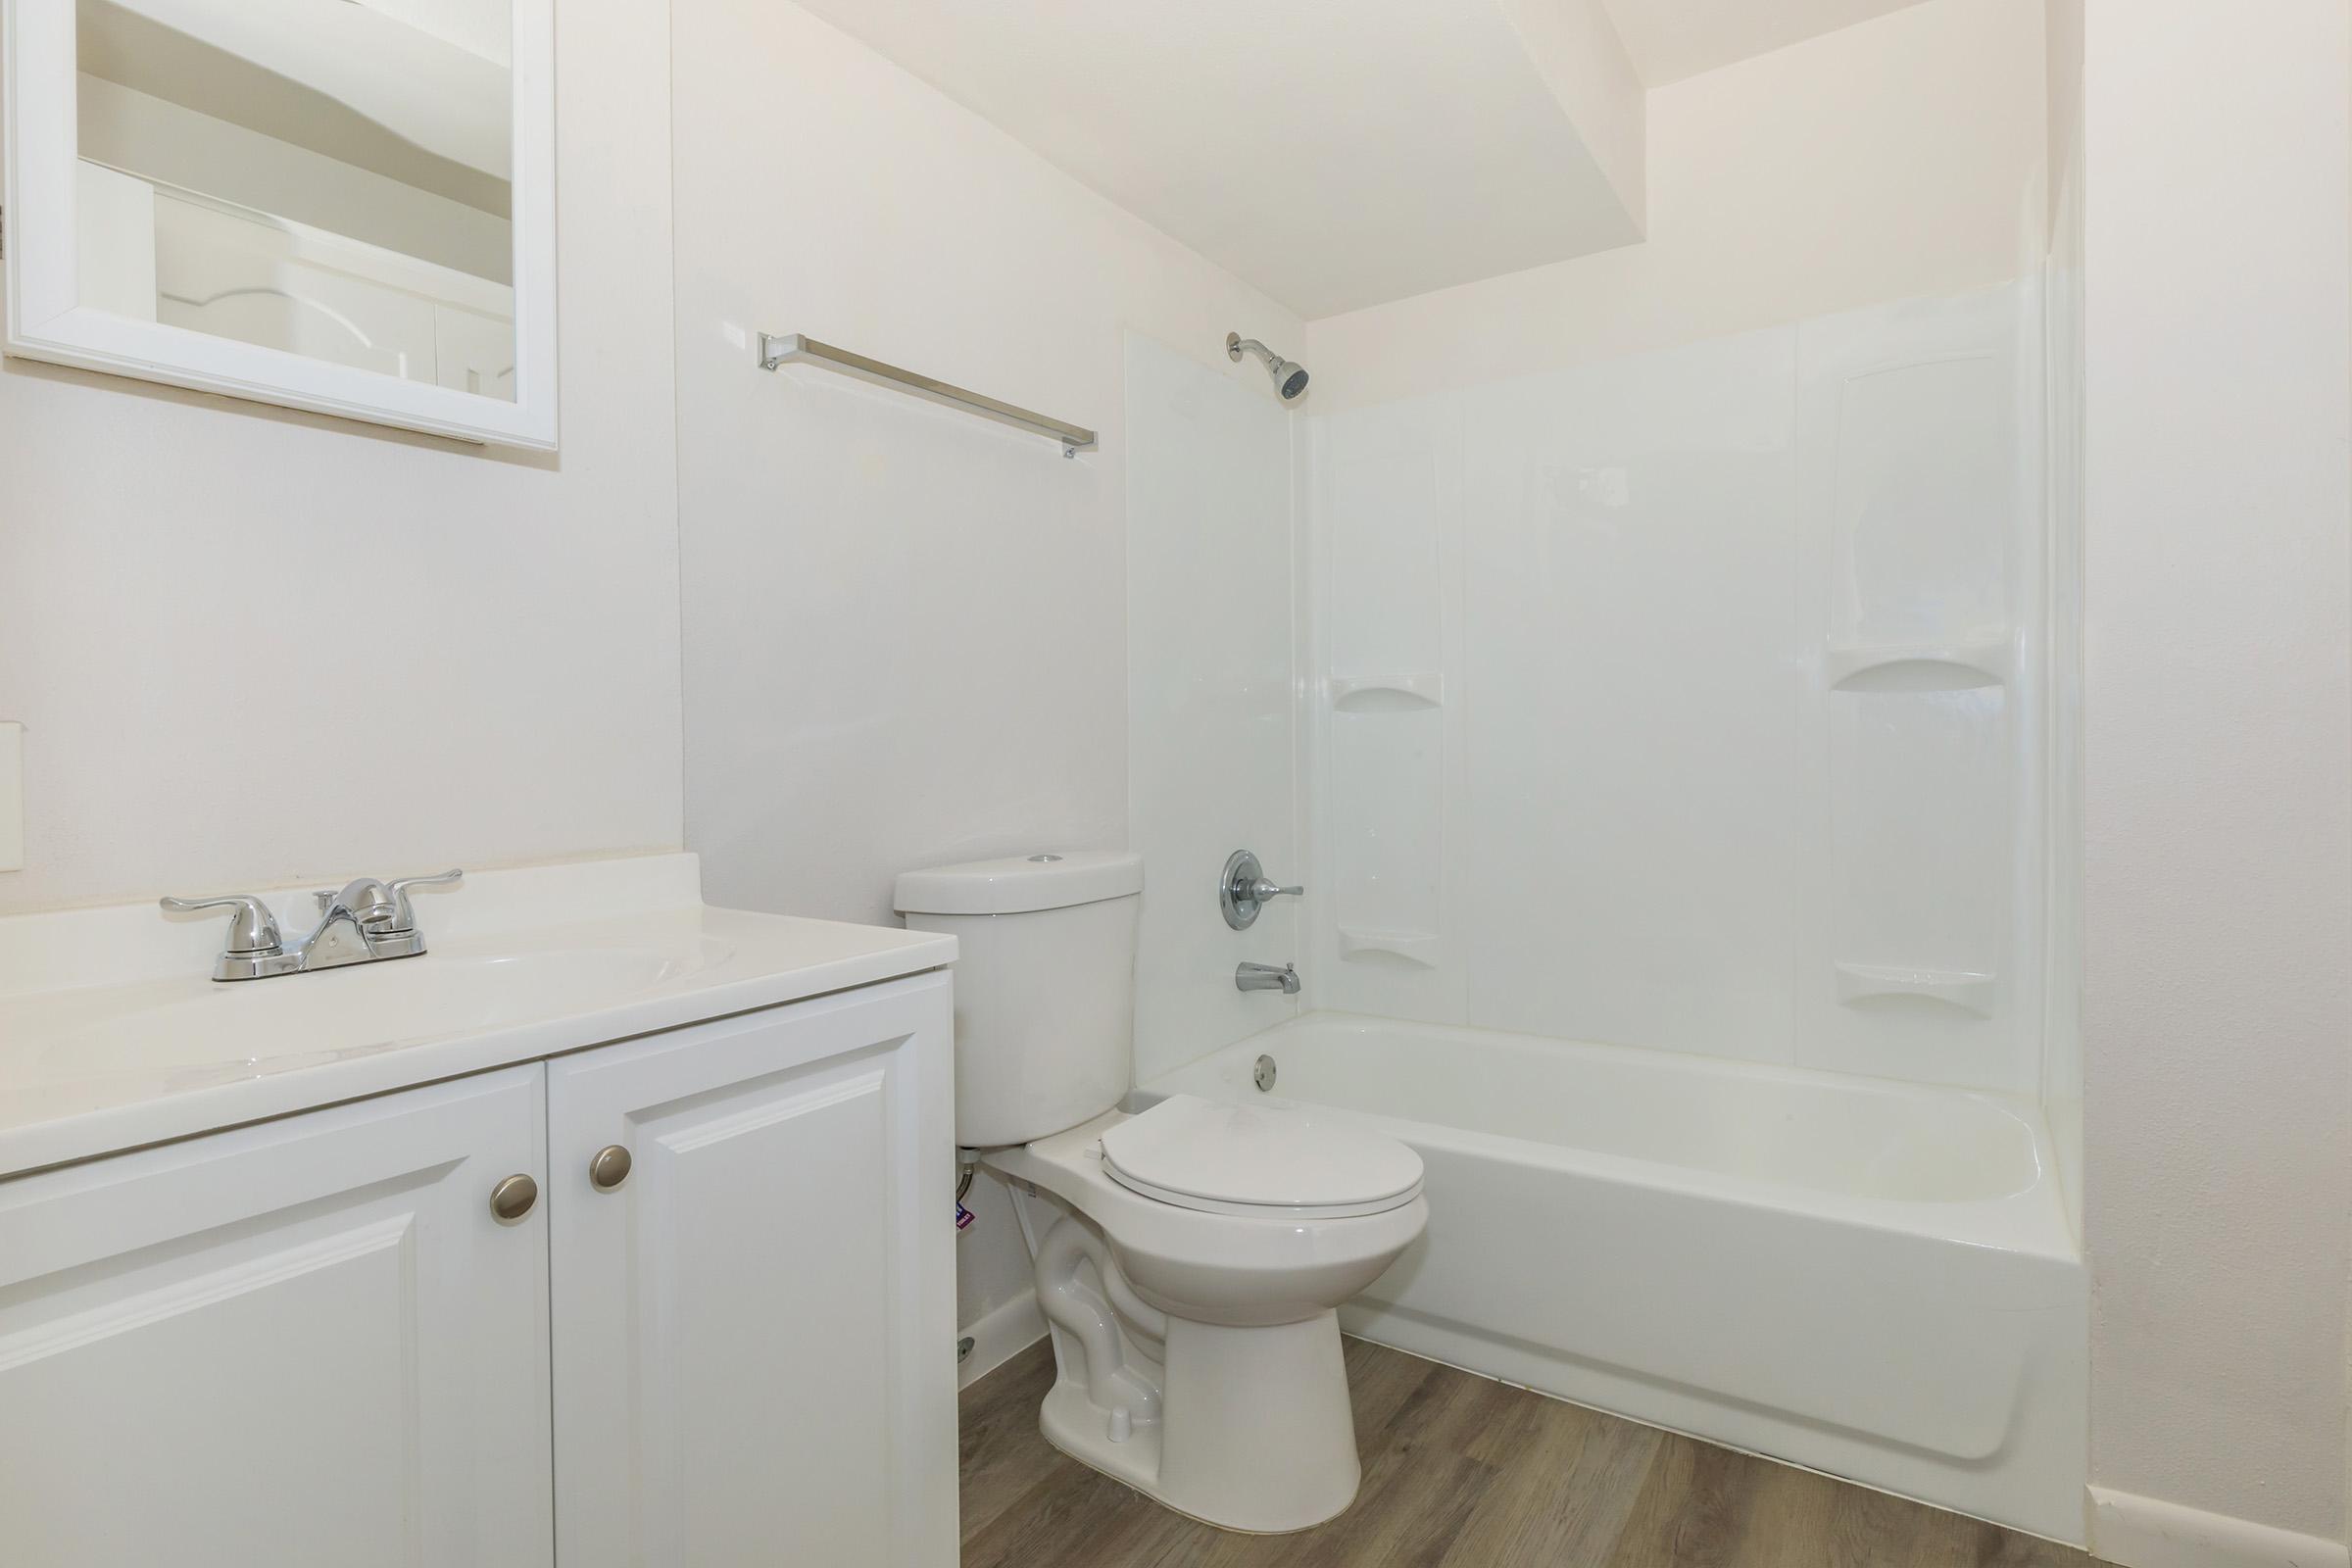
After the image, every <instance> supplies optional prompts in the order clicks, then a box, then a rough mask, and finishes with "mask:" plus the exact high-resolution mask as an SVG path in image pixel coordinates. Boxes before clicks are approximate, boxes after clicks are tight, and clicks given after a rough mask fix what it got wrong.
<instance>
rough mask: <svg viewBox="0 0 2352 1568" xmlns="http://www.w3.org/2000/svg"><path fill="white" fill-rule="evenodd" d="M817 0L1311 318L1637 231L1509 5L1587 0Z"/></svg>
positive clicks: (826, 11) (1634, 88)
mask: <svg viewBox="0 0 2352 1568" xmlns="http://www.w3.org/2000/svg"><path fill="white" fill-rule="evenodd" d="M803 3H804V4H805V6H806V7H807V9H808V10H809V11H812V12H814V13H815V14H816V15H818V16H820V17H822V18H824V19H825V20H826V21H828V22H830V23H831V24H833V25H835V26H837V27H839V28H841V29H842V30H843V31H844V32H847V33H849V34H850V35H851V36H852V37H855V38H857V39H858V40H860V41H861V42H863V43H865V44H867V45H869V46H870V47H872V48H874V49H875V50H877V51H878V52H879V53H881V54H883V55H884V56H886V57H888V58H889V59H891V60H893V61H896V62H897V63H898V64H899V65H901V66H903V67H905V68H906V69H907V70H908V71H911V72H912V73H914V74H916V75H918V76H920V77H922V78H923V79H925V80H926V81H928V82H930V83H931V84H932V85H933V86H935V87H938V88H939V89H940V90H942V91H943V92H945V93H946V94H947V95H948V96H949V97H951V98H954V99H956V100H957V101H958V102H960V103H962V104H964V105H965V106H966V107H968V108H970V109H972V110H975V111H977V112H978V113H979V114H980V115H982V116H983V117H985V118H986V119H988V120H990V121H992V122H994V123H996V124H998V125H999V126H1002V127H1003V128H1004V129H1005V130H1006V131H1008V132H1010V133H1011V134H1012V135H1013V136H1015V137H1016V138H1018V139H1019V140H1021V141H1022V142H1024V143H1026V144H1027V145H1028V146H1030V147H1031V148H1032V149H1034V150H1035V151H1037V152H1038V153H1040V154H1042V155H1043V156H1044V157H1045V158H1047V159H1048V160H1049V161H1051V162H1053V163H1054V164H1056V165H1058V166H1060V167H1061V168H1062V169H1064V170H1066V171H1068V172H1070V173H1072V174H1074V175H1075V176H1077V177H1078V178H1079V179H1080V180H1082V181H1084V182H1085V183H1086V184H1088V185H1090V186H1092V187H1093V188H1094V189H1096V190H1098V191H1100V192H1102V193H1103V195H1105V196H1107V197H1109V198H1110V199H1111V200H1112V201H1114V202H1116V203H1118V204H1119V205H1120V206H1122V207H1124V208H1126V209H1127V210H1128V211H1130V212H1132V213H1135V214H1137V215H1138V216H1140V217H1142V218H1143V219H1145V220H1146V221H1149V222H1152V223H1153V224H1155V225H1157V226H1158V227H1159V228H1161V229H1162V230H1164V231H1165V232H1167V233H1169V234H1171V235H1173V236H1174V237H1175V238H1177V239H1179V240H1181V241H1183V242H1184V243H1185V244H1187V245H1190V246H1191V247H1193V248H1194V249H1195V250H1198V251H1200V252H1201V254H1203V255H1205V256H1207V257H1208V258H1209V259H1210V260H1211V261H1214V262H1216V263H1217V264H1218V265H1220V266H1222V267H1224V268H1225V269H1226V270H1229V271H1231V272H1233V273H1235V274H1236V275H1237V276H1240V277H1242V278H1244V279H1246V280H1247V281H1249V282H1250V283H1252V284H1254V285H1256V286H1257V287H1258V288H1259V289H1261V290H1263V291H1264V292H1265V293H1267V294H1269V295H1272V296H1273V297H1274V298H1275V299H1276V300H1278V301H1280V302H1281V303H1282V304H1284V305H1285V306H1287V307H1289V308H1290V309H1291V310H1293V311H1295V312H1297V313H1298V314H1299V315H1301V316H1304V317H1308V318H1315V317H1322V316H1330V315H1335V314H1338V313H1339V312H1342V311H1348V310H1354V309H1357V308H1358V307H1361V306H1366V305H1374V304H1378V303H1381V302H1382V301H1385V300H1392V299H1399V298H1403V297H1404V296H1407V295H1411V294H1419V293H1423V292H1426V291H1427V290H1430V289H1433V288H1441V287H1444V286H1446V285H1447V284H1450V283H1461V282H1468V281H1470V280H1472V279H1474V278H1480V277H1491V276H1493V275H1495V273H1498V272H1508V271H1516V270H1520V269H1522V268H1527V267H1533V266H1537V265H1539V264H1541V263H1544V262H1549V261H1557V260H1560V259H1563V258H1565V257H1570V256H1578V255H1583V254H1585V253H1586V252H1589V251H1593V250H1600V249H1605V248H1608V247H1611V246H1616V245H1622V244H1626V243H1628V242H1629V241H1632V240H1634V239H1637V238H1639V237H1640V223H1639V221H1638V218H1637V216H1636V212H1637V211H1638V205H1639V199H1640V184H1639V177H1638V176H1639V163H1638V160H1637V161H1635V162H1633V163H1632V165H1631V167H1632V169H1633V171H1634V173H1635V176H1636V178H1635V182H1634V185H1633V190H1634V203H1633V206H1634V208H1635V211H1629V204H1628V203H1627V202H1626V201H1625V200H1623V199H1621V198H1620V196H1619V195H1618V192H1617V188H1616V187H1615V186H1614V185H1613V184H1612V182H1611V179H1610V177H1609V175H1608V173H1607V172H1604V170H1603V168H1602V160H1603V159H1604V158H1606V157H1607V156H1608V153H1607V151H1606V149H1605V147H1604V151H1603V152H1602V153H1601V154H1600V155H1598V156H1596V154H1595V152H1594V151H1593V147H1592V146H1590V145H1588V141H1587V138H1586V136H1585V135H1584V134H1581V133H1580V131H1579V128H1578V123H1577V121H1576V119H1575V118H1574V117H1573V116H1572V114H1571V113H1570V111H1569V109H1568V108H1567V107H1565V106H1563V104H1562V102H1561V99H1560V97H1559V96H1558V93H1557V91H1556V89H1557V88H1558V87H1559V85H1560V83H1559V81H1558V79H1557V77H1556V75H1552V76H1550V78H1549V79H1547V73H1545V72H1544V70H1542V69H1540V68H1539V63H1538V60H1537V57H1536V56H1535V55H1534V54H1531V52H1530V48H1529V45H1528V44H1527V43H1525V42H1523V41H1522V39H1521V37H1520V34H1519V32H1518V30H1517V29H1516V28H1515V27H1514V26H1513V25H1512V24H1511V22H1510V21H1508V20H1507V19H1506V17H1505V14H1504V8H1505V6H1506V5H1508V6H1511V7H1513V8H1514V9H1522V8H1524V7H1526V6H1528V5H1530V4H1541V5H1546V6H1555V7H1566V6H1571V5H1590V4H1592V3H1593V0H1277V3H1273V4H1269V3H1267V0H1182V3H1180V4H1150V5H1137V4H1101V3H1094V4H1086V3H1081V0H803ZM1593 16H1594V19H1595V20H1596V21H1598V22H1599V23H1600V32H1601V36H1602V37H1603V38H1604V39H1605V38H1607V36H1608V34H1607V29H1606V25H1605V21H1603V20H1601V19H1600V18H1599V14H1598V13H1597V12H1594V13H1593ZM1611 52H1612V53H1613V54H1615V55H1616V60H1617V65H1618V68H1619V70H1620V71H1621V72H1622V73H1623V74H1624V76H1625V78H1626V85H1627V87H1628V89H1629V93H1628V96H1629V99H1630V102H1631V103H1632V104H1633V106H1634V110H1635V113H1636V114H1638V111H1639V103H1640V84H1639V83H1638V82H1636V81H1634V80H1633V77H1632V68H1631V67H1630V66H1628V65H1625V64H1624V61H1623V56H1622V53H1621V52H1619V51H1616V50H1615V49H1614V44H1613V40H1612V41H1611ZM1589 115H1590V110H1588V118H1589ZM1636 132H1637V139H1636V141H1635V143H1634V146H1635V149H1636V150H1637V152H1638V148H1639V140H1638V123H1637V125H1636ZM1621 167H1623V166H1622V165H1621Z"/></svg>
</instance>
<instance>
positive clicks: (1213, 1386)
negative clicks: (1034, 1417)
mask: <svg viewBox="0 0 2352 1568" xmlns="http://www.w3.org/2000/svg"><path fill="white" fill-rule="evenodd" d="M1071 1359H1077V1360H1078V1365H1077V1366H1076V1367H1075V1368H1073V1367H1072V1366H1071V1364H1070V1360H1071ZM1054 1361H1055V1368H1056V1376H1055V1378H1054V1389H1053V1392H1052V1393H1050V1394H1048V1395H1047V1397H1046V1402H1045V1405H1044V1408H1043V1409H1042V1410H1041V1411H1040V1412H1039V1425H1040V1427H1041V1428H1042V1429H1043V1431H1044V1433H1045V1436H1046V1439H1047V1441H1048V1442H1050V1443H1052V1444H1053V1445H1054V1446H1055V1447H1056V1448H1059V1449H1060V1450H1061V1451H1062V1452H1064V1453H1066V1454H1068V1455H1070V1457H1072V1458H1074V1459H1076V1460H1078V1461H1080V1462H1081V1463H1083V1464H1087V1465H1091V1466H1093V1467H1094V1468H1095V1469H1097V1470H1100V1471H1102V1472H1103V1474H1105V1475H1107V1476H1109V1477H1111V1478H1112V1479H1113V1480H1116V1481H1120V1482H1124V1483H1125V1484H1126V1485H1128V1486H1130V1487H1133V1488H1135V1489H1136V1490H1137V1491H1138V1492H1141V1493H1143V1494H1145V1495H1147V1496H1150V1497H1152V1498H1154V1499H1156V1500H1158V1501H1159V1502H1162V1503H1165V1504H1166V1505H1167V1506H1168V1507H1171V1508H1174V1509H1175V1510H1177V1511H1178V1512H1179V1513H1184V1514H1189V1515H1191V1516H1192V1517H1193V1518H1195V1519H1199V1520H1201V1522H1202V1523H1204V1524H1211V1525H1215V1526H1217V1527H1218V1528H1219V1529H1223V1530H1236V1531H1243V1532H1247V1533H1250V1534H1253V1535H1283V1534H1288V1533H1289V1532H1292V1531H1296V1530H1305V1529H1309V1528H1311V1527H1312V1526H1315V1525H1319V1524H1322V1523H1324V1522H1325V1521H1327V1520H1330V1519H1333V1518H1336V1517H1337V1516H1338V1515H1340V1514H1341V1513H1343V1512H1345V1511H1346V1510H1347V1508H1348V1504H1349V1503H1350V1502H1353V1501H1354V1500H1355V1492H1356V1487H1357V1484H1358V1483H1359V1482H1360V1481H1361V1480H1362V1478H1363V1472H1362V1467H1361V1465H1360V1464H1359V1462H1358V1460H1357V1458H1356V1451H1355V1419H1354V1415H1353V1412H1352V1410H1351V1408H1350V1406H1349V1403H1348V1368H1347V1363H1346V1360H1345V1358H1344V1355H1343V1353H1342V1350H1341V1348H1340V1323H1339V1316H1338V1314H1337V1313H1334V1312H1324V1313H1321V1314H1319V1315H1317V1316H1315V1317H1312V1318H1308V1319H1306V1320H1305V1321H1303V1322H1299V1323H1285V1324H1280V1325H1277V1326H1275V1327H1272V1328H1225V1327H1220V1326H1217V1325H1214V1324H1206V1323H1193V1322H1187V1321H1185V1320H1184V1319H1181V1318H1175V1317H1171V1318H1169V1319H1168V1320H1167V1336H1166V1341H1165V1360H1164V1371H1163V1374H1162V1381H1161V1383H1160V1391H1159V1393H1160V1404H1159V1410H1158V1419H1157V1420H1156V1421H1151V1422H1134V1421H1132V1420H1131V1419H1129V1420H1121V1419H1120V1418H1119V1417H1118V1416H1117V1415H1116V1414H1115V1413H1114V1412H1113V1411H1111V1410H1107V1409H1104V1408H1103V1407H1102V1406H1100V1405H1097V1404H1095V1403H1094V1402H1093V1401H1092V1400H1091V1399H1090V1398H1089V1397H1088V1391H1087V1381H1086V1371H1085V1365H1084V1361H1083V1359H1082V1358H1068V1357H1065V1355H1064V1347H1063V1344H1062V1341H1061V1337H1060V1336H1059V1335H1056V1336H1055V1341H1054ZM1122 1427H1123V1428H1124V1429H1125V1430H1124V1433H1123V1437H1124V1441H1119V1442H1114V1441H1112V1434H1113V1432H1114V1430H1118V1429H1120V1428H1122Z"/></svg>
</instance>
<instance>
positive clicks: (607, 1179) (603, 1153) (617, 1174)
mask: <svg viewBox="0 0 2352 1568" xmlns="http://www.w3.org/2000/svg"><path fill="white" fill-rule="evenodd" d="M631 1163H633V1162H632V1161H631V1160H630V1158H629V1152H628V1151H627V1150H625V1149H623V1148H621V1147H620V1146H619V1145H618V1144H607V1145H606V1146H605V1147H604V1148H602V1149H600V1150H598V1151H597V1152H596V1157H595V1158H593V1159H591V1160H589V1161H588V1182H589V1185H590V1186H592V1187H594V1188H595V1189H596V1190H597V1191H598V1192H600V1193H609V1192H611V1191H612V1190H613V1188H615V1187H618V1186H619V1185H620V1184H621V1183H622V1182H625V1181H627V1180H628V1179H629V1166H630V1165H631Z"/></svg>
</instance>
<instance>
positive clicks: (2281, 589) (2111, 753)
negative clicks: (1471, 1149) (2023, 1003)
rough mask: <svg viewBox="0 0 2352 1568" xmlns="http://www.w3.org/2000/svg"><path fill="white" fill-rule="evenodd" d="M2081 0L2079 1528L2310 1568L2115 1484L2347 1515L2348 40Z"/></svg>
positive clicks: (2351, 978)
mask: <svg viewBox="0 0 2352 1568" xmlns="http://www.w3.org/2000/svg"><path fill="white" fill-rule="evenodd" d="M2087 11H2088V17H2087V24H2086V30H2085V61H2086V64H2085V81H2084V101H2085V131H2084V134H2085V143H2084V145H2085V189H2086V191H2087V194H2088V201H2087V205H2086V210H2085V211H2086V258H2085V267H2086V277H2087V317H2086V325H2085V340H2086V345H2087V409H2088V423H2087V434H2088V447H2087V450H2088V468H2087V589H2088V598H2087V610H2088V614H2087V642H2088V645H2087V695H2086V705H2085V709H2086V714H2087V757H2088V779H2087V794H2086V811H2087V821H2088V854H2087V862H2086V883H2085V897H2086V909H2087V930H2088V942H2087V948H2086V952H2085V993H2084V1009H2083V1035H2084V1049H2085V1076H2086V1085H2085V1087H2086V1095H2085V1101H2086V1104H2085V1110H2086V1117H2087V1126H2086V1147H2087V1155H2088V1177H2087V1187H2088V1191H2087V1195H2086V1196H2087V1212H2086V1225H2087V1236H2088V1244H2089V1251H2090V1258H2091V1265H2092V1271H2093V1292H2094V1294H2093V1319H2092V1334H2093V1338H2092V1385H2091V1387H2092V1408H2091V1425H2092V1453H2091V1473H2092V1480H2093V1483H2094V1486H2096V1487H2100V1488H2104V1489H2107V1490H2108V1491H2109V1492H2110V1493H2111V1494H2115V1495H2120V1496H2121V1497H2122V1499H2123V1501H2122V1502H2121V1503H2120V1504H2117V1503H2116V1501H2115V1498H2114V1497H2112V1496H2111V1497H2110V1498H2109V1499H2108V1501H2109V1502H2110V1504H2111V1507H2110V1508H2109V1510H2108V1511H2107V1512H2105V1513H2103V1514H2102V1517H2101V1519H2100V1521H2099V1522H2098V1525H2097V1526H2096V1527H2095V1528H2096V1530H2097V1534H2096V1536H2095V1537H2094V1543H2095V1544H2097V1545H2099V1546H2100V1547H2101V1548H2102V1549H2103V1550H2112V1551H2114V1552H2115V1553H2116V1554H2117V1555H2121V1556H2123V1557H2124V1560H2126V1561H2130V1562H2135V1563H2150V1564H2152V1563H2157V1562H2163V1563H2172V1562H2188V1561H2192V1560H2195V1561H2212V1562H2222V1563H2239V1562H2246V1563H2253V1562H2257V1561H2260V1562H2279V1563H2283V1562H2287V1561H2290V1560H2293V1561H2300V1562H2305V1563H2317V1562H2328V1561H2332V1562H2334V1563H2338V1564H2340V1563H2342V1562H2343V1561H2344V1556H2343V1553H2342V1552H2341V1550H2340V1549H2333V1548H2324V1547H2322V1546H2321V1545H2320V1544H2317V1543H2312V1542H2303V1543H2302V1544H2300V1545H2298V1544H2296V1543H2295V1542H2294V1541H2293V1540H2291V1539H2287V1538H2281V1537H2277V1536H2266V1535H2263V1534H2261V1532H2260V1531H2256V1532H2254V1533H2253V1534H2251V1535H2249V1534H2248V1532H2247V1531H2245V1530H2237V1531H2235V1532H2234V1533H2232V1532H2229V1531H2224V1532H2222V1533H2221V1535H2220V1536H2219V1537H2217V1538H2216V1539H2221V1540H2226V1541H2227V1540H2234V1541H2236V1542H2237V1544H2238V1547H2239V1548H2240V1549H2238V1550H2237V1551H2236V1553H2235V1554H2230V1553H2228V1552H2222V1553H2216V1554H2212V1555H2208V1556H2204V1557H2192V1556H2185V1555H2178V1556H2161V1555H2158V1553H2159V1552H2161V1551H2162V1550H2164V1549H2165V1548H2164V1546H2163V1544H2162V1542H2161V1541H2160V1540H2159V1539H2158V1537H2157V1536H2156V1535H2155V1534H2154V1533H2152V1532H2150V1531H2144V1530H2137V1531H2135V1529H2134V1527H2133V1520H2134V1518H2135V1517H2136V1518H2137V1519H2138V1520H2140V1521H2141V1522H2142V1523H2144V1522H2145V1521H2146V1519H2147V1517H2148V1514H2147V1511H2146V1510H2144V1509H2141V1510H2139V1512H2138V1513H2137V1514H2136V1515H2135V1514H2134V1512H2133V1509H2134V1506H2135V1504H2134V1502H2133V1499H2136V1498H2156V1499H2162V1500H2163V1501H2165V1502H2168V1503H2172V1504H2177V1505H2180V1506H2184V1507H2186V1508H2189V1509H2195V1510H2203V1511H2205V1512H2206V1513H2207V1514H2208V1515H2213V1516H2221V1517H2222V1518H2224V1519H2229V1520H2237V1521H2244V1522H2248V1523H2249V1524H2250V1525H2252V1526H2256V1527H2264V1528H2265V1529H2268V1530H2270V1531H2280V1532H2288V1533H2293V1534H2295V1535H2300V1536H2307V1537H2317V1538H2320V1541H2321V1542H2324V1543H2335V1542H2340V1541H2341V1540H2342V1539H2343V1530H2344V1457H2345V1456H2344V1441H2343V1440H2344V1419H2345V1387H2344V1329H2345V1298H2346V1277H2347V1275H2346V1264H2347V1258H2348V1256H2352V1246H2348V1243H2352V1225H2348V1223H2347V1196H2348V1193H2352V1127H2347V1110H2348V1108H2352V1050H2348V1049H2347V1045H2348V1042H2352V974H2348V972H2347V964H2346V959H2345V956H2346V953H2347V951H2348V950H2352V564H2348V563H2347V528H2348V524H2352V299H2348V298H2347V277H2348V276H2352V246H2348V243H2347V232H2348V227H2352V151H2348V145H2352V126H2348V123H2347V122H2348V120H2352V102H2348V99H2352V83H2348V72H2347V66H2348V61H2352V37H2348V36H2347V16H2346V10H2345V7H2344V6H2343V4H2342V3H2341V0H2266V3H2265V4H2262V5H2256V6H2214V5H2210V4H2207V3H2204V0H2092V3H2091V4H2090V5H2089V6H2088V8H2087ZM2173 1522H2174V1523H2178V1520H2175V1521H2173ZM2178 1533H2179V1532H2177V1531H2176V1532H2175V1534H2176V1535H2177V1534H2178ZM2256 1547H2260V1548H2261V1550H2262V1551H2264V1552H2267V1553H2268V1554H2256V1555H2248V1554H2245V1553H2246V1552H2247V1551H2250V1550H2254V1549H2255V1548H2256ZM2171 1549H2173V1550H2175V1551H2178V1550H2179V1549H2180V1548H2179V1547H2178V1546H2175V1547H2173V1548H2171Z"/></svg>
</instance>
